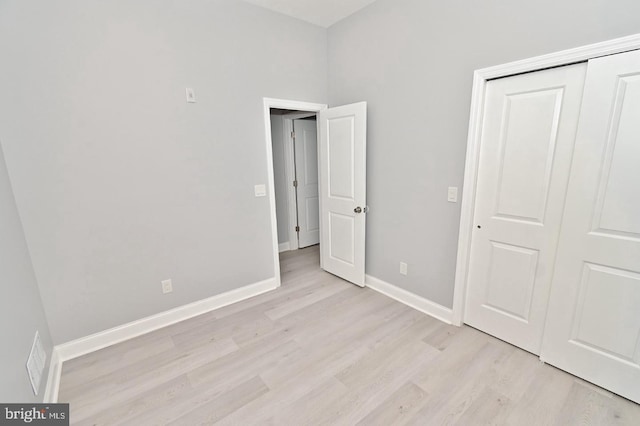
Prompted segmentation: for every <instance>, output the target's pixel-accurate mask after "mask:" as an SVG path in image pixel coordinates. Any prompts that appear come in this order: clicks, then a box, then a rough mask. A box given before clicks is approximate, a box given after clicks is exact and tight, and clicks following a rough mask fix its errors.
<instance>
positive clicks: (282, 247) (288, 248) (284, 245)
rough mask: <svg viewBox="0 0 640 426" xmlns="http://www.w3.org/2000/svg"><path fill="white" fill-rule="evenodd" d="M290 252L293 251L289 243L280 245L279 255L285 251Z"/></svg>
mask: <svg viewBox="0 0 640 426" xmlns="http://www.w3.org/2000/svg"><path fill="white" fill-rule="evenodd" d="M289 250H291V247H290V245H289V241H287V242H286V243H280V244H278V253H282V252H283V251H289Z"/></svg>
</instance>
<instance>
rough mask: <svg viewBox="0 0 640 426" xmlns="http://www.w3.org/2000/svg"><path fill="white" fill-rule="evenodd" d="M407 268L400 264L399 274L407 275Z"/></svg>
mask: <svg viewBox="0 0 640 426" xmlns="http://www.w3.org/2000/svg"><path fill="white" fill-rule="evenodd" d="M407 269H408V266H407V264H406V263H404V262H400V274H402V275H407Z"/></svg>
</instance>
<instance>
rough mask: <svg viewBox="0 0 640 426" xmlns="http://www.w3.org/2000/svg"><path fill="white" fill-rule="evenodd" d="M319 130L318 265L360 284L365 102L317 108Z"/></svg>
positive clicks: (363, 242) (363, 239) (363, 231)
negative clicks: (321, 109)
mask: <svg viewBox="0 0 640 426" xmlns="http://www.w3.org/2000/svg"><path fill="white" fill-rule="evenodd" d="M318 129H319V134H320V147H319V153H320V192H321V193H320V229H321V237H320V256H321V264H322V267H323V269H324V270H326V271H327V272H330V273H332V274H334V275H337V276H339V277H341V278H344V279H345V280H347V281H351V282H352V283H354V284H356V285H359V286H361V287H364V267H365V265H364V262H365V225H366V220H365V218H366V215H365V212H366V140H367V139H366V132H367V104H366V102H359V103H356V104H351V105H344V106H340V107H336V108H329V109H326V110H323V111H321V112H320V114H319V118H318Z"/></svg>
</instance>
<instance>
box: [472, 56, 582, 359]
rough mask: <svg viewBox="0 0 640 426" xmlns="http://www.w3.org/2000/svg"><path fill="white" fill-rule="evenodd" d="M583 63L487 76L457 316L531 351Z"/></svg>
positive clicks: (537, 338) (541, 316) (540, 323)
mask: <svg viewBox="0 0 640 426" xmlns="http://www.w3.org/2000/svg"><path fill="white" fill-rule="evenodd" d="M585 70H586V64H577V65H572V66H567V67H561V68H555V69H550V70H545V71H540V72H535V73H530V74H522V75H518V76H513V77H508V78H503V79H499V80H494V81H490V82H489V83H488V84H487V93H486V103H485V107H484V114H485V116H484V123H483V134H482V141H481V143H482V145H481V152H480V164H479V168H478V183H477V196H476V207H475V213H474V219H475V224H474V225H475V227H474V234H473V236H472V242H471V263H470V272H469V281H468V287H467V288H468V290H467V291H468V292H467V297H466V307H465V322H466V323H468V324H470V325H472V326H473V327H476V328H479V329H480V330H483V331H485V332H487V333H489V334H492V335H494V336H496V337H498V338H500V339H503V340H506V341H508V342H510V343H512V344H514V345H516V346H519V347H521V348H523V349H525V350H527V351H530V352H533V353H536V354H538V353H539V351H540V346H541V343H542V332H543V328H544V321H545V314H546V306H547V298H548V294H549V286H550V283H551V274H552V271H553V264H554V259H555V254H556V244H557V238H558V233H559V229H560V222H561V219H562V208H563V205H564V199H565V194H566V188H567V182H568V178H569V166H570V163H571V156H572V151H573V145H574V141H575V130H576V123H577V120H578V115H579V109H580V103H581V99H582V89H583V84H584V76H585Z"/></svg>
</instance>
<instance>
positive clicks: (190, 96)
mask: <svg viewBox="0 0 640 426" xmlns="http://www.w3.org/2000/svg"><path fill="white" fill-rule="evenodd" d="M186 92H187V103H190V104H195V103H196V92H195V90H193V89H192V88H191V87H187V89H186Z"/></svg>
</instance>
